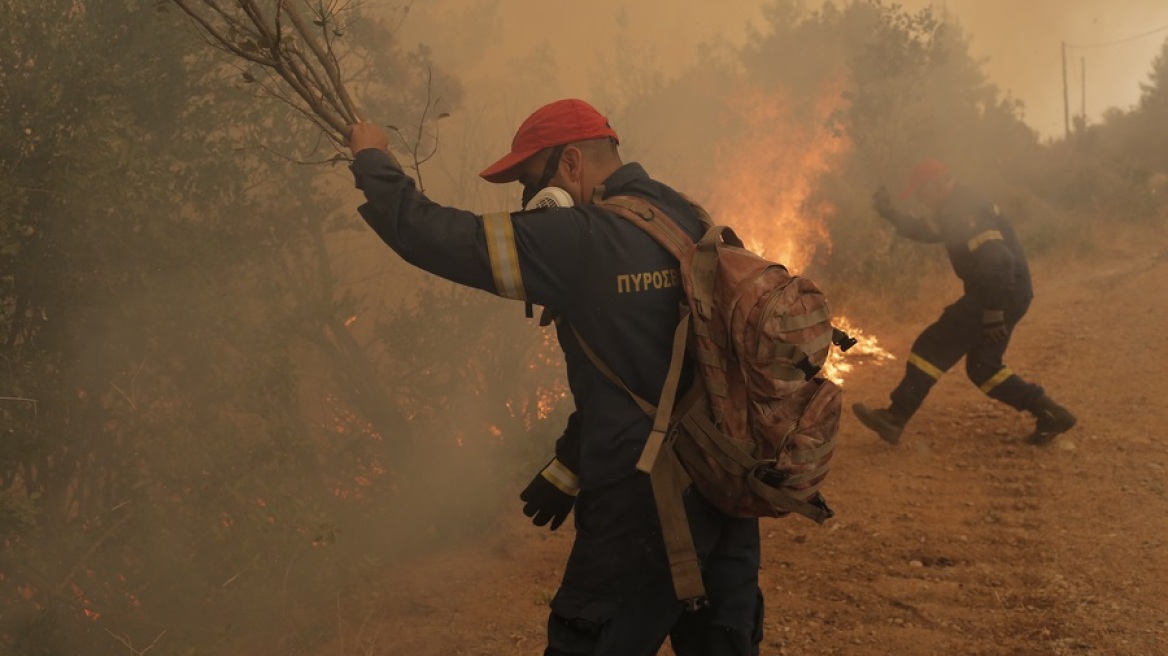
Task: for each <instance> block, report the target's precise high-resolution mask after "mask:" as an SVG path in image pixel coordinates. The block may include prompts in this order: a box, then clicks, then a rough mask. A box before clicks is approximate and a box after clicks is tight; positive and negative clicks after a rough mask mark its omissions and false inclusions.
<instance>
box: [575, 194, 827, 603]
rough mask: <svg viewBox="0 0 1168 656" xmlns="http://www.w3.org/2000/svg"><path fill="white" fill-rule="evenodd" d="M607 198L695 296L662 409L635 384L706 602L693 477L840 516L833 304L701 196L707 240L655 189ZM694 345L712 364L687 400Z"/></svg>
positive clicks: (770, 507)
mask: <svg viewBox="0 0 1168 656" xmlns="http://www.w3.org/2000/svg"><path fill="white" fill-rule="evenodd" d="M600 206H601V207H604V208H605V209H608V210H609V211H612V212H614V213H616V214H617V215H618V216H620V217H622V218H624V219H626V220H628V221H630V222H632V223H633V224H635V225H637V226H638V227H640V228H641V229H643V230H645V231H646V232H647V233H649V234H650V235H651V236H652V237H653V238H654V239H655V240H656V241H657V242H658V243H660V244H661V245H662V246H663V247H665V248H666V249H667V250H668V251H669V252H670V253H672V254H673V255H674V257H676V258H677V259H678V261H679V262H680V263H681V278H682V282H683V286H684V289H685V294H686V300H687V301H688V302H687V303H686V306H685V307H684V308H683V310H682V315H681V319H680V321H679V323H678V327H677V332H676V334H675V339H674V347H673V358H672V362H671V364H670V369H669V374H668V376H667V378H666V382H665V387H664V389H663V390H662V394H661V398H660V399H659V401H658V403H657V405H656V406H654V405H653V404H651V403H649V402H648V401H645V400H644V399H640V398H638V397H637V396H636V395H635V394H633V393H632V392H631V391H629V394H630V395H632V396H633V398H634V399H635V400H636V401H637V403H638V404H639V405H640V406H641V407H642V409H644V410H645V411H646V412H647V413H648V414H650V415H651V416H653V417H654V424H653V430H652V432H651V433H650V436H649V440H648V442H647V443H646V446H645V450H644V452H643V453H642V454H641V459H640V461H639V462H638V463H637V468H638V469H640V470H641V471H644V472H647V473H649V475H650V479H651V481H652V486H653V494H654V497H655V501H656V504H657V508H658V512H659V514H660V516H661V524H662V531H663V533H664V535H665V542H666V547H667V550H668V552H669V557H670V565H671V569H672V571H673V575H674V588H675V591H676V592H677V596H678V598H679V599H682V600H683V601H686V602H687V603H688V604H689V605H690V606H691V607H696V606H697V605H700V604H701V603H702V601H703V600H704V597H705V591H704V588H703V586H702V581H701V572H700V570H699V568H698V563H697V557H696V554H695V553H694V547H693V539H692V537H691V536H690V534H689V524H688V522H687V520H686V516H685V510H684V507H683V505H682V496H681V495H682V492H683V491H684V490H685V488H686V487H688V484H689V483H690V482H691V481H692V483H693V484H694V486H695V487H696V488H697V489H698V490H699V491H700V492H701V493H702V495H703V496H705V498H706V499H708V500H709V501H710V502H711V503H712V504H713V505H714V506H715V507H717V508H718V509H719V510H721V511H722V512H723V513H725V514H727V515H730V516H733V517H782V516H785V515H787V514H789V513H792V512H794V513H798V514H800V515H804V516H806V517H808V518H810V519H812V520H814V521H816V522H818V523H822V522H823V521H825V520H826V519H828V518H829V517H831V516H832V512H831V510H830V509H829V508H828V507H827V505H826V503H824V501H823V497H822V496H821V495H820V494H819V488H820V485H821V483H822V482H823V480H824V478H825V477H826V476H827V473H828V469H829V466H830V463H831V457H832V453H833V450H834V446H835V435H836V431H837V430H838V428H839V421H840V412H841V405H842V404H841V401H842V399H841V392H840V389H839V387H838V386H837V385H836V384H835V383H833V382H831V381H830V380H827V379H825V378H822V377H819V376H818V375H817V374H818V373H819V371H820V369H821V368H822V366H823V365H824V363H825V362H826V360H827V356H828V353H829V351H830V349H831V347H832V337H833V332H832V330H833V329H832V325H831V313H830V311H829V310H828V307H827V302H826V299H825V298H824V295H823V293H822V292H821V291H820V290H819V288H818V287H816V285H815V283H813V282H812V281H811V280H809V279H807V278H804V277H800V276H793V275H791V274H790V272H788V270H787V269H786V267H784V266H782V265H780V264H776V263H774V262H771V261H768V260H766V259H764V258H762V257H759V256H758V255H755V254H754V253H751V252H750V251H748V250H746V249H745V248H744V247H743V244H742V241H741V240H739V239H738V237H737V236H736V235H735V234H734V232H733V230H731V229H730V228H728V227H726V226H715V225H713V222H712V221H711V220H710V217H709V215H708V214H706V212H705V211H704V210H702V208H701V207H700V206H698V205H697V204H696V203H693V207H694V208H695V209H696V210H697V211H698V212H699V214H700V215H701V216H702V218H703V224H704V227H705V229H706V230H705V234H704V235H703V236H702V238H701V239H700V240H699V241H698V242H696V243H695V242H694V241H693V240H692V239H691V238H690V237H689V236H688V235H687V234H686V233H685V232H684V231H682V230H681V228H679V227H678V225H677V224H676V223H675V222H674V221H673V220H672V219H671V218H669V216H668V215H666V214H665V213H664V212H662V211H661V210H660V209H659V208H657V207H655V206H653V205H652V204H650V203H649V202H647V201H645V200H643V199H640V198H636V197H632V196H614V197H611V198H607V199H605V200H604V201H603V202H601V203H600ZM580 341H581V344H583V340H580ZM583 346H584V350H585V352H587V353H588V356H589V358H590V359H591V360H592V361H593V363H594V364H596V365H597V366H598V367H599V368H600V369H601V371H602V372H604V374H605V375H606V376H607V377H608V378H609V379H610V380H612V381H614V382H615V383H617V384H618V385H620V386H621V387H622V388H624V389H625V390H626V391H628V387H627V386H625V385H624V384H623V383H622V382H621V381H620V379H619V378H618V377H617V376H616V375H615V373H613V372H612V370H611V369H609V368H608V367H607V366H605V365H604V363H603V362H601V361H600V360H599V358H598V357H597V356H596V355H595V353H593V352H592V351H591V349H589V348H588V346H587V344H583ZM687 350H688V352H690V353H691V354H692V355H693V357H694V359H695V364H696V368H697V374H698V375H695V377H694V378H695V380H694V384H693V386H692V387H691V388H690V389H689V390H688V391H687V392H686V394H685V395H684V397H682V398H681V399H680V400H678V401H677V402H676V404H675V402H674V401H675V397H676V395H677V391H678V390H677V387H678V382H679V379H680V377H681V369H682V361H683V359H684V355H685V353H686V352H687ZM675 406H676V407H675ZM662 447H665V448H662Z"/></svg>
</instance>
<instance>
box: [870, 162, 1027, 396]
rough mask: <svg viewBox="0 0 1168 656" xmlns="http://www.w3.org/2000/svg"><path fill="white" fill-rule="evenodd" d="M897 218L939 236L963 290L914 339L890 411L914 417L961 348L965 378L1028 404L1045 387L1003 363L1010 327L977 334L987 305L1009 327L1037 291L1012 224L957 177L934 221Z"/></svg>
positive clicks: (899, 224)
mask: <svg viewBox="0 0 1168 656" xmlns="http://www.w3.org/2000/svg"><path fill="white" fill-rule="evenodd" d="M894 222H895V223H896V228H897V232H898V233H899V234H901V235H903V236H905V237H907V238H909V239H913V240H916V241H922V242H928V243H938V242H939V243H943V244H944V245H945V248H946V250H947V251H948V252H949V260H950V262H951V263H952V264H953V271H954V273H956V274H957V276H958V277H959V278H961V281H962V283H963V284H964V287H965V293H964V295H962V297H961V298H960V299H958V300H957V302H955V303H953V304H952V305H950V306H949V307H947V308H945V310H944V312H942V314H941V317H940V318H939V319H937V321H936V322H934V323H933V324H932V325H930V326H929V327H928V328H925V330H924V332H922V333H921V334H920V336H919V337H917V339H916V341H915V342H914V343H913V347H912V352H911V353H910V354H909V359H908V365H907V366H906V368H905V375H904V378H903V379H902V380H901V382H900V384H899V385H898V386H897V387H896V389H895V390H893V392H892V411H893V413H894V414H896V415H898V416H900V417H902V418H905V419H907V418H908V417H911V416H912V415H913V414H914V413H915V412H916V411H917V409H919V408H920V406H921V403H922V402H923V401H924V400H925V396H926V395H928V393H929V390H930V389H932V387H933V385H934V384H935V383H936V382H937V380H938V379H939V378H940V377H941V375H942V374H944V373H945V372H947V371H949V369H950V368H951V367H952V366H953V365H955V364H957V361H958V360H960V359H961V358H962V357H963V356H964V357H965V371H966V374H968V376H969V379H970V380H971V381H973V383H974V384H975V385H977V386H978V388H980V389H981V390H982V391H983V392H985V393H986V394H988V395H989V396H990V398H993V399H997V400H998V401H1001V402H1003V403H1006V404H1008V405H1010V406H1012V407H1014V408H1016V409H1018V410H1026V409H1028V408H1030V407H1031V406H1032V405H1033V404H1034V402H1035V401H1036V400H1038V399H1039V398H1040V397H1041V396H1042V394H1043V390H1042V387H1040V386H1038V385H1035V384H1033V383H1029V382H1026V381H1025V380H1023V379H1022V378H1021V377H1020V376H1018V375H1017V374H1016V373H1014V372H1013V371H1012V370H1011V369H1010V368H1009V367H1007V366H1005V365H1004V364H1003V363H1002V356H1003V355H1004V354H1005V352H1006V347H1007V346H1008V345H1009V335H1007V336H1006V338H1005V339H1002V340H1000V341H996V342H995V341H988V340H985V339H983V336H982V313H983V312H984V311H985V310H1001V311H1003V312H1004V314H1005V322H1006V328H1007V329H1008V331H1009V333H1010V334H1012V333H1013V330H1014V326H1016V325H1017V324H1018V322H1019V321H1021V320H1022V317H1023V316H1025V315H1026V310H1027V309H1028V308H1029V307H1030V301H1031V299H1032V298H1033V297H1034V291H1033V287H1032V286H1031V280H1030V269H1029V267H1028V266H1027V264H1026V255H1025V253H1024V252H1023V251H1022V245H1021V244H1020V243H1019V242H1018V238H1017V236H1016V235H1015V234H1014V229H1013V227H1012V226H1011V225H1010V224H1009V222H1008V221H1006V220H1005V218H1004V217H1003V216H1002V214H1001V212H1000V211H999V210H998V208H997V206H995V205H994V204H993V203H990V202H989V201H987V200H986V199H984V198H982V197H981V196H980V195H978V194H977V193H976V192H975V191H974V190H972V189H970V188H969V187H967V186H964V185H960V184H957V185H955V186H954V188H953V191H952V192H951V193H950V195H949V197H948V198H947V199H946V200H945V202H944V204H943V205H942V207H941V208H940V210H939V211H938V212H937V214H936V216H935V217H934V218H933V222H932V223H930V222H929V221H927V220H924V219H919V218H915V217H910V216H906V215H898V216H897V217H896V220H895V221H894Z"/></svg>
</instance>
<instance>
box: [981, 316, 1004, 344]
mask: <svg viewBox="0 0 1168 656" xmlns="http://www.w3.org/2000/svg"><path fill="white" fill-rule="evenodd" d="M981 336H982V337H983V338H984V339H985V340H986V341H987V342H1000V341H1002V340H1004V339H1006V338H1007V337H1009V336H1010V329H1009V328H1007V327H1006V313H1005V312H1002V311H1001V310H985V311H983V312H982V313H981Z"/></svg>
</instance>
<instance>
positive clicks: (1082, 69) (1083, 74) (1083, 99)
mask: <svg viewBox="0 0 1168 656" xmlns="http://www.w3.org/2000/svg"><path fill="white" fill-rule="evenodd" d="M1079 76H1080V77H1079V87H1080V95H1079V116H1080V117H1081V118H1082V119H1083V131H1084V132H1086V131H1087V58H1086V57H1080V58H1079Z"/></svg>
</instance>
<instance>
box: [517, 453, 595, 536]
mask: <svg viewBox="0 0 1168 656" xmlns="http://www.w3.org/2000/svg"><path fill="white" fill-rule="evenodd" d="M579 490H580V488H579V487H578V485H577V484H576V474H575V472H573V471H572V470H570V469H568V468H567V467H565V466H564V464H563V463H562V462H560V461H559V460H558V459H556V458H552V461H551V462H549V463H548V464H547V466H546V467H544V468H543V469H542V470H541V471H540V472H539V473H538V474H536V475H535V478H533V479H531V482H530V483H528V484H527V487H526V488H525V489H524V490H523V492H520V493H519V499H520V500H521V501H524V502H525V504H524V506H523V514H524V515H527V516H528V517H530V518H531V523H532V524H535V525H536V526H544V525H545V524H547V523H548V522H551V527H550V528H551V530H553V531H554V530H556V529H557V528H559V527H560V524H563V523H564V519H566V518H567V517H568V513H570V512H572V506H573V505H575V504H576V493H577V492H579Z"/></svg>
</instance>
